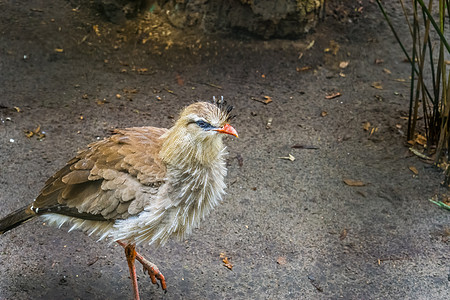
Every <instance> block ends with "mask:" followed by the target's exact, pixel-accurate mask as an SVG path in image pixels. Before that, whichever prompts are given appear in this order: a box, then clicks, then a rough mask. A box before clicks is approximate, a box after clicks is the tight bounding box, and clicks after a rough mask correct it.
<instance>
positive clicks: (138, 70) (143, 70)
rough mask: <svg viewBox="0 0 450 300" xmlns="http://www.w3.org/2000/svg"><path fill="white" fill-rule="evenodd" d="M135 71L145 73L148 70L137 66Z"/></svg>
mask: <svg viewBox="0 0 450 300" xmlns="http://www.w3.org/2000/svg"><path fill="white" fill-rule="evenodd" d="M136 71H137V72H138V73H139V74H143V73H147V72H148V69H147V68H138V69H137V70H136Z"/></svg>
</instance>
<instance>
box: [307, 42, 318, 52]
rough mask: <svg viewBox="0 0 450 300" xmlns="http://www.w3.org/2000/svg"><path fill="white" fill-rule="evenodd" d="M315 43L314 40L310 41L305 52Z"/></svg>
mask: <svg viewBox="0 0 450 300" xmlns="http://www.w3.org/2000/svg"><path fill="white" fill-rule="evenodd" d="M315 42H316V41H315V40H312V41H311V42H310V43H309V45H308V46H307V47H306V50H309V49H311V48H312V47H313V46H314V44H315Z"/></svg>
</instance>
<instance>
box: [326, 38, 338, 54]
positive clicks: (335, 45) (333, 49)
mask: <svg viewBox="0 0 450 300" xmlns="http://www.w3.org/2000/svg"><path fill="white" fill-rule="evenodd" d="M340 47H341V46H340V45H339V44H338V43H336V42H335V41H333V40H331V41H330V47H329V48H325V50H324V51H325V52H331V53H332V54H333V55H336V54H337V53H338V52H339V48H340Z"/></svg>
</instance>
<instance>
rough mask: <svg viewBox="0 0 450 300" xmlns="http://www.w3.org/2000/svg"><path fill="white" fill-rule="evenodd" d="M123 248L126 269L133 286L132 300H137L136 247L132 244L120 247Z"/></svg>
mask: <svg viewBox="0 0 450 300" xmlns="http://www.w3.org/2000/svg"><path fill="white" fill-rule="evenodd" d="M122 246H124V248H125V257H126V258H127V263H128V268H129V269H130V277H131V283H132V284H133V294H134V300H139V289H138V283H137V277H136V267H135V259H136V254H137V253H136V246H135V245H134V244H128V245H122Z"/></svg>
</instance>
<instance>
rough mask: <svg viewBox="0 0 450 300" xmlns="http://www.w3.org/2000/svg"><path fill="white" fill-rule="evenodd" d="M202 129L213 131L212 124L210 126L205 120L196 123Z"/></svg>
mask: <svg viewBox="0 0 450 300" xmlns="http://www.w3.org/2000/svg"><path fill="white" fill-rule="evenodd" d="M195 123H196V124H197V125H198V126H199V127H200V128H202V129H204V130H208V129H212V128H213V126H212V125H211V124H209V123H208V122H206V121H203V120H198V121H196V122H195Z"/></svg>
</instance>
